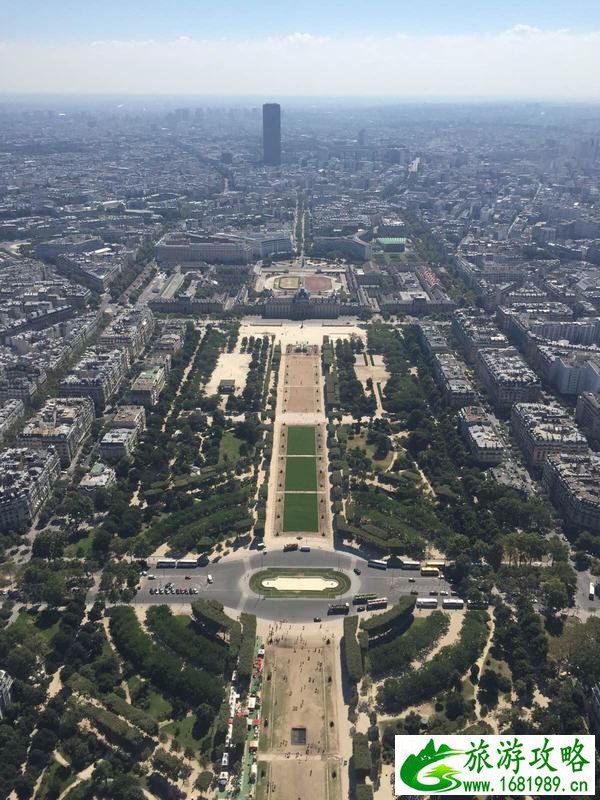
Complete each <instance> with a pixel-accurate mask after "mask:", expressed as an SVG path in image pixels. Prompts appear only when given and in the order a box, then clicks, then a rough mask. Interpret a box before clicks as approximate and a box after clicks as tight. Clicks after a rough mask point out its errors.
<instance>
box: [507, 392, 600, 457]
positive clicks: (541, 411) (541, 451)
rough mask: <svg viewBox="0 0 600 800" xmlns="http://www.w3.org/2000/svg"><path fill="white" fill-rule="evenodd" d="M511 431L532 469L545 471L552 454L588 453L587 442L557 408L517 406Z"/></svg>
mask: <svg viewBox="0 0 600 800" xmlns="http://www.w3.org/2000/svg"><path fill="white" fill-rule="evenodd" d="M511 429H512V432H513V435H514V437H515V439H516V441H517V444H518V445H519V447H520V448H521V450H522V451H523V454H524V456H525V459H526V461H527V463H528V465H529V466H530V467H533V468H538V469H541V467H542V466H543V464H544V460H545V459H546V456H548V455H550V453H585V452H586V451H587V449H588V446H587V440H586V438H585V436H583V435H582V434H581V433H580V432H579V430H578V428H577V426H576V425H575V423H574V422H573V421H572V420H571V419H570V417H569V415H568V414H567V412H566V411H565V410H564V409H563V408H561V407H560V406H557V405H548V404H545V403H516V404H515V405H514V406H513V407H512V413H511Z"/></svg>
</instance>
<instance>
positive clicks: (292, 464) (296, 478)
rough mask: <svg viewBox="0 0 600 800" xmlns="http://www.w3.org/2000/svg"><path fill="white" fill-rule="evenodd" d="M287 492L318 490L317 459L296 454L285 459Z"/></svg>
mask: <svg viewBox="0 0 600 800" xmlns="http://www.w3.org/2000/svg"><path fill="white" fill-rule="evenodd" d="M285 490H286V492H316V491H317V459H316V458H306V457H303V456H296V457H294V458H287V459H286V461H285Z"/></svg>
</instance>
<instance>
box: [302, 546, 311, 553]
mask: <svg viewBox="0 0 600 800" xmlns="http://www.w3.org/2000/svg"><path fill="white" fill-rule="evenodd" d="M300 552H301V553H310V547H307V546H306V545H303V546H302V547H301V548H300Z"/></svg>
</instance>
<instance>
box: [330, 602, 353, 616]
mask: <svg viewBox="0 0 600 800" xmlns="http://www.w3.org/2000/svg"><path fill="white" fill-rule="evenodd" d="M349 611H350V605H349V604H348V603H337V604H335V605H332V606H329V608H328V609H327V613H328V614H347V613H348V612H349Z"/></svg>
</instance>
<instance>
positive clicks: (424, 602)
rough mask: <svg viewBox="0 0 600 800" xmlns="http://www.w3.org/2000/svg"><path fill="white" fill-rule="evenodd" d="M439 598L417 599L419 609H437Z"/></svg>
mask: <svg viewBox="0 0 600 800" xmlns="http://www.w3.org/2000/svg"><path fill="white" fill-rule="evenodd" d="M437 604H438V601H437V597H417V608H437Z"/></svg>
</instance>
